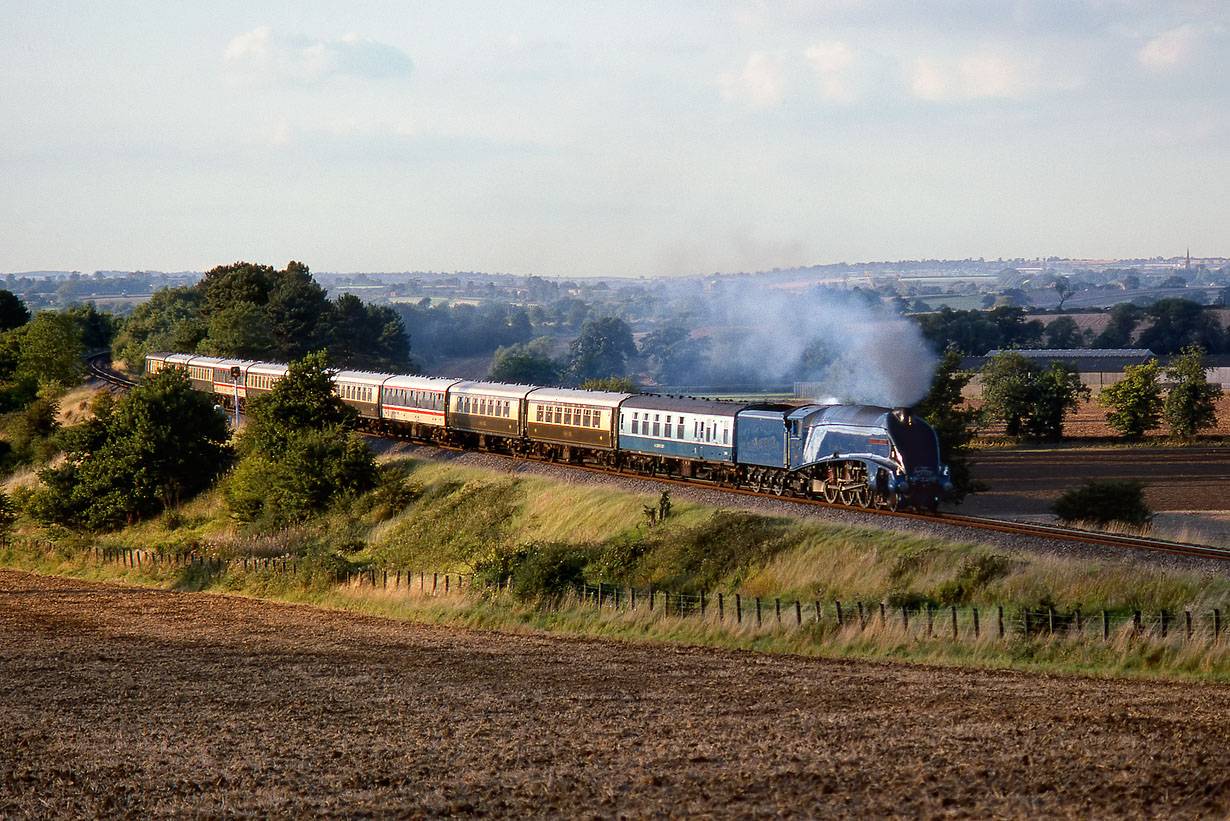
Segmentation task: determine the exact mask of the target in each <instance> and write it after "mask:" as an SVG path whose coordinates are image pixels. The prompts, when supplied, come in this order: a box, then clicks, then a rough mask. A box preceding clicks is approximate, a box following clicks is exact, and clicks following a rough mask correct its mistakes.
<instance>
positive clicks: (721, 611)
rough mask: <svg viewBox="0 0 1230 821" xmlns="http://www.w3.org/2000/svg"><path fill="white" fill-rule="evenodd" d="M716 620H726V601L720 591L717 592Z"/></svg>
mask: <svg viewBox="0 0 1230 821" xmlns="http://www.w3.org/2000/svg"><path fill="white" fill-rule="evenodd" d="M718 621H726V602H725V601H724V600H723V597H722V594H721V593H718Z"/></svg>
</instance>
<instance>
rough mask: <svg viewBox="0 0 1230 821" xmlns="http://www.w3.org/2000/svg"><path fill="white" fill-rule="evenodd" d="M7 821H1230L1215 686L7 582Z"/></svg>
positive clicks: (2, 583)
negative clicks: (527, 819) (732, 648)
mask: <svg viewBox="0 0 1230 821" xmlns="http://www.w3.org/2000/svg"><path fill="white" fill-rule="evenodd" d="M0 637H2V640H0V660H2V662H3V669H4V676H3V678H0V688H2V691H3V698H4V701H5V703H6V704H7V705H8V708H7V709H6V710H5V711H3V712H0V815H4V816H6V817H22V816H26V817H39V818H46V817H57V816H59V817H79V816H125V815H133V816H168V815H176V816H179V815H185V814H189V813H191V814H194V815H200V816H202V817H216V816H222V815H239V816H245V815H248V816H250V815H262V814H271V813H277V814H291V813H294V814H309V815H314V816H334V817H339V816H345V817H360V816H369V815H394V816H413V817H422V816H428V815H436V814H447V815H462V816H471V815H519V816H524V815H527V814H535V815H548V816H565V815H566V816H569V817H578V816H579V817H610V816H619V815H626V816H645V815H694V814H699V815H721V816H736V815H737V816H741V817H746V816H767V815H776V814H801V815H837V816H859V817H867V816H894V815H895V816H903V817H907V816H908V817H925V816H977V817H988V816H997V817H1026V816H1029V817H1036V816H1038V815H1045V816H1052V817H1054V816H1086V817H1087V816H1093V817H1110V816H1115V817H1159V816H1184V817H1191V816H1195V815H1209V816H1224V815H1225V814H1226V812H1227V811H1228V810H1230V783H1228V782H1230V775H1227V773H1230V766H1228V765H1230V751H1228V750H1227V749H1226V747H1225V745H1224V744H1222V743H1221V741H1220V739H1221V736H1222V731H1223V728H1224V727H1225V726H1227V723H1228V722H1230V701H1228V700H1227V699H1226V698H1225V694H1226V688H1225V686H1219V685H1199V684H1180V683H1159V682H1140V681H1105V680H1096V679H1085V678H1075V677H1060V676H1055V677H1048V676H1036V675H1026V674H1020V673H1012V672H997V671H962V670H951V669H937V668H932V667H926V666H907V665H891V664H875V663H866V662H862V663H853V662H842V661H825V660H815V659H803V658H798V657H790V656H784V657H770V656H760V655H754V654H748V653H739V652H728V651H714V650H705V649H694V648H678V647H667V646H662V645H654V644H637V643H621V642H614V641H599V640H591V639H561V638H547V637H543V636H537V635H509V634H504V633H484V632H474V631H467V630H458V629H455V628H441V627H432V626H425V625H416V624H406V623H400V622H392V621H388V620H384V619H379V618H373V617H368V616H359V615H353V614H346V613H337V612H326V611H320V610H315V609H311V608H306V607H301V606H288V605H278V604H272V603H269V602H262V601H257V600H252V599H243V598H237V597H227V596H218V595H188V594H181V593H172V592H163V591H151V590H142V589H136V588H129V587H123V586H119V585H104V584H98V583H92V582H84V581H81V580H74V579H57V578H46V577H39V576H31V575H27V574H22V573H17V572H13V571H3V570H0Z"/></svg>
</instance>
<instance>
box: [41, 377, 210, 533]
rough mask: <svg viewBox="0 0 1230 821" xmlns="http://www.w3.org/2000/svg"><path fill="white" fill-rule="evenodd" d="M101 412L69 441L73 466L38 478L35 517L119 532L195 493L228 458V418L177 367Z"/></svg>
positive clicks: (67, 438) (67, 464)
mask: <svg viewBox="0 0 1230 821" xmlns="http://www.w3.org/2000/svg"><path fill="white" fill-rule="evenodd" d="M99 407H100V408H102V409H103V414H104V416H103V418H100V419H95V420H92V421H91V422H88V423H86V424H85V425H84V426H79V427H82V428H83V430H82V431H80V432H79V433H76V434H75V435H66V436H65V437H64V439H63V441H64V442H65V445H66V448H67V449H68V453H67V455H68V460H67V461H66V462H65V463H64V464H63V465H61V466H59V467H55V468H47V469H44V470H42V471H40V472H39V479H40V480H41V481H42V483H43V487H42V488H40V489H39V490H38V491H36V492H35V494H34V496H33V498H32V499H31V513H32V514H33V515H34V516H35V518H38V519H40V520H41V521H47V522H58V523H60V524H63V525H66V526H69V527H74V528H82V529H87V530H106V529H111V528H115V527H119V526H121V525H123V524H124V523H126V522H131V521H133V520H135V519H141V518H145V517H147V516H151V515H154V514H156V513H158V512H159V511H161V510H162V509H164V508H166V507H169V506H171V505H173V504H176V503H177V502H179V501H180V500H181V499H182V498H186V497H189V496H192V495H195V494H196V493H198V492H199V491H201V490H203V489H204V488H206V487H208V486H209V485H210V483H212V482H213V480H214V478H215V477H216V476H217V475H218V474H219V473H220V472H221V471H222V469H223V468H224V467H225V466H226V464H227V463H228V462H229V460H230V455H231V452H230V448H229V447H228V446H227V439H228V438H229V434H230V431H229V429H228V427H227V423H226V417H225V416H224V415H223V414H221V413H219V412H218V411H217V410H216V409H215V408H214V405H213V402H212V400H211V399H210V397H209V396H207V395H206V394H203V393H200V392H199V391H195V390H193V389H192V386H191V384H190V383H189V382H188V380H187V378H186V376H185V374H184V372H183V371H182V370H181V369H179V368H167V369H165V370H163V371H160V372H159V373H157V374H155V375H153V376H151V377H149V378H148V379H146V380H145V381H144V382H142V383H141V384H140V385H138V386H137V387H135V388H133V389H132V391H130V392H129V393H128V394H127V395H126V396H124V397H123V398H122V399H120V400H119V401H118V402H116V403H115V404H114V406H113V407H106V403H103V404H102V405H100V406H99ZM70 430H73V431H75V430H76V428H74V429H70ZM66 433H68V432H66Z"/></svg>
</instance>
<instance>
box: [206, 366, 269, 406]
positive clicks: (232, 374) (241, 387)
mask: <svg viewBox="0 0 1230 821" xmlns="http://www.w3.org/2000/svg"><path fill="white" fill-rule="evenodd" d="M193 364H195V363H193ZM255 364H256V363H255V362H253V361H252V360H251V359H214V360H213V361H212V362H211V363H209V365H208V366H207V367H209V368H211V369H212V370H213V392H214V394H215V395H216V396H219V397H221V398H222V404H223V405H224V406H225V407H228V408H234V407H235V403H236V402H238V403H239V405H240V406H242V405H243V403H244V402H245V400H247V398H248V379H247V377H248V369H249V368H251V367H252V366H253V365H255Z"/></svg>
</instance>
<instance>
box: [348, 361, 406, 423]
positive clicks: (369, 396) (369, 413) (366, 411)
mask: <svg viewBox="0 0 1230 821" xmlns="http://www.w3.org/2000/svg"><path fill="white" fill-rule="evenodd" d="M392 378H393V374H391V373H372V372H371V371H338V372H337V373H335V374H334V375H333V391H334V393H336V394H337V395H338V397H339V398H340V399H341V400H342V401H343V402H345V403H346V404H347V405H349V406H350V407H352V408H354V409H355V410H357V411H358V412H359V416H360V417H361V418H363V419H379V418H380V388H381V386H383V385H384V383H385V382H387V381H389V380H390V379H392Z"/></svg>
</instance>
